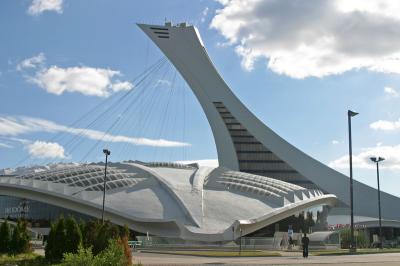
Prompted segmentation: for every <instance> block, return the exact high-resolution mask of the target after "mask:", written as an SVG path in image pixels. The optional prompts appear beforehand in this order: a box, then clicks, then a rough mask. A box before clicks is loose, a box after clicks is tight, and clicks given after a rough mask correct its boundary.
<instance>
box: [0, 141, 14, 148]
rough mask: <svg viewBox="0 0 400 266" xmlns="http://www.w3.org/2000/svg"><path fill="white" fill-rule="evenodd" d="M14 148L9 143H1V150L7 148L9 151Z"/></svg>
mask: <svg viewBox="0 0 400 266" xmlns="http://www.w3.org/2000/svg"><path fill="white" fill-rule="evenodd" d="M12 147H13V146H11V145H9V144H7V143H1V142H0V148H7V149H11V148H12Z"/></svg>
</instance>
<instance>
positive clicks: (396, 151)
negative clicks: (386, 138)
mask: <svg viewBox="0 0 400 266" xmlns="http://www.w3.org/2000/svg"><path fill="white" fill-rule="evenodd" d="M377 156H380V157H383V158H385V161H383V162H382V163H381V164H380V167H382V168H386V169H391V170H400V145H395V146H383V145H377V146H375V147H370V148H365V149H363V150H362V151H361V152H360V153H359V154H357V155H353V167H355V168H364V169H374V168H375V165H374V164H373V163H372V162H371V160H370V158H371V157H377ZM329 166H330V167H333V168H337V169H348V167H349V156H348V155H345V156H342V157H340V158H338V159H336V160H334V161H332V162H330V163H329Z"/></svg>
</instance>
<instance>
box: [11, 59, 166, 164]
mask: <svg viewBox="0 0 400 266" xmlns="http://www.w3.org/2000/svg"><path fill="white" fill-rule="evenodd" d="M165 61H166V58H165V57H162V58H160V59H159V60H157V61H156V62H155V63H154V64H153V65H151V66H150V67H149V68H148V69H146V70H145V71H143V72H142V73H141V74H139V75H138V76H136V77H135V78H133V80H136V79H138V78H139V77H141V76H142V75H143V74H144V73H147V72H148V71H151V70H152V69H153V68H154V67H156V66H157V65H159V64H160V63H163V62H164V63H165ZM116 95H117V94H114V95H112V96H111V97H112V98H116ZM109 100H110V98H107V99H104V100H103V101H101V102H100V103H99V104H97V105H95V106H94V107H93V108H91V109H90V110H89V111H88V112H86V113H85V114H84V115H83V116H81V117H80V118H78V119H77V120H75V121H74V122H72V123H71V124H69V125H68V127H74V126H75V125H77V124H78V123H79V122H81V121H83V120H84V119H85V118H87V117H88V116H89V115H90V114H92V113H93V112H94V111H96V110H97V109H98V108H99V107H100V106H102V105H103V104H104V103H105V102H106V101H109ZM64 134H66V133H65V132H59V133H57V134H56V135H55V136H54V137H52V138H51V139H50V140H49V141H50V142H52V141H55V140H57V139H58V138H59V137H60V136H61V135H64ZM30 158H31V155H30V154H28V155H26V156H24V157H23V158H22V159H21V160H19V161H17V162H16V163H15V164H14V165H13V166H12V167H17V166H18V165H21V164H22V163H25V162H26V161H27V160H28V159H30ZM31 159H32V158H31Z"/></svg>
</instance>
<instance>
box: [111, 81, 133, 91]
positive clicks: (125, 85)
mask: <svg viewBox="0 0 400 266" xmlns="http://www.w3.org/2000/svg"><path fill="white" fill-rule="evenodd" d="M132 88H133V84H132V83H130V82H128V81H124V82H120V81H118V82H116V83H114V84H112V85H111V89H112V90H113V91H115V92H118V91H126V90H131V89H132Z"/></svg>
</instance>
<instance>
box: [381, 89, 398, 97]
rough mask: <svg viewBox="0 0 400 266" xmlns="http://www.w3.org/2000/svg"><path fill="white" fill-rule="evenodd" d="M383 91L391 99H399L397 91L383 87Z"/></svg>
mask: <svg viewBox="0 0 400 266" xmlns="http://www.w3.org/2000/svg"><path fill="white" fill-rule="evenodd" d="M384 91H385V93H386V94H389V95H391V96H393V97H399V96H400V93H399V92H398V91H397V90H395V89H393V88H392V87H385V88H384Z"/></svg>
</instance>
